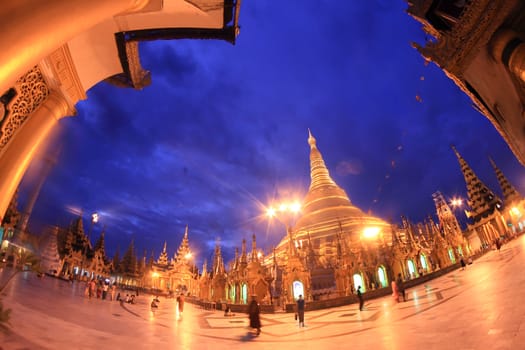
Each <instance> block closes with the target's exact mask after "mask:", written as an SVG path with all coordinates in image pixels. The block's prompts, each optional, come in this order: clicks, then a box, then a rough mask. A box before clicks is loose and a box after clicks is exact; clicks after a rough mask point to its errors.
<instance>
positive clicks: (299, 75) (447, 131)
mask: <svg viewBox="0 0 525 350" xmlns="http://www.w3.org/2000/svg"><path fill="white" fill-rule="evenodd" d="M406 7H407V5H406V3H405V2H404V1H401V0H398V1H392V0H369V1H322V2H320V1H285V2H279V5H278V6H277V5H275V4H274V3H272V2H269V1H244V2H243V3H242V6H241V15H240V25H241V32H240V35H239V37H238V38H237V43H236V45H234V46H232V45H230V44H228V43H226V42H222V41H204V40H199V41H190V40H181V41H157V42H148V43H142V44H141V46H140V49H141V60H142V65H143V67H144V68H145V69H147V70H150V71H151V73H152V84H151V86H149V87H147V88H145V89H144V90H142V91H135V90H131V89H122V88H116V87H113V86H111V85H108V84H106V83H99V84H98V85H97V86H96V87H94V88H92V89H91V90H90V91H88V93H87V95H88V99H87V100H86V101H82V102H81V103H79V104H78V105H77V109H78V115H77V116H75V117H71V118H65V119H63V120H62V121H61V122H60V128H59V129H60V130H59V132H57V134H56V136H55V138H54V143H53V144H52V145H51V146H52V147H50V148H48V149H47V150H46V152H47V153H53V152H54V151H53V150H56V149H58V148H59V149H60V153H59V156H58V159H57V163H56V164H55V165H54V167H53V168H52V170H51V172H50V174H49V176H48V178H47V180H46V182H45V184H44V187H43V188H42V191H41V193H40V197H39V199H38V201H37V204H36V206H35V209H34V211H33V216H32V217H31V220H30V225H29V226H30V229H32V230H33V231H34V232H36V233H38V232H39V230H41V228H42V227H43V226H44V225H46V224H51V225H55V224H58V225H62V226H66V225H67V224H69V222H70V221H71V220H72V219H73V218H74V217H76V215H78V210H82V211H83V213H84V218H85V227H86V231H87V230H88V227H89V215H90V214H91V213H92V212H94V211H96V212H98V213H99V215H100V222H99V223H98V224H96V225H95V226H94V228H93V234H92V239H93V240H95V239H96V238H97V237H98V236H99V235H100V232H101V230H102V227H103V226H104V225H105V227H106V249H107V251H108V254H109V255H110V256H112V255H113V254H114V252H115V251H116V250H117V249H120V252H121V254H122V253H123V252H124V251H125V250H126V248H127V247H128V245H129V242H130V240H131V239H132V238H133V239H134V240H135V244H136V247H137V253H138V254H139V255H140V256H142V254H143V252H144V250H145V249H146V250H147V254H148V256H149V255H150V254H151V251H152V250H153V251H154V254H155V258H157V257H158V255H159V253H160V251H161V249H162V246H163V243H164V241H167V244H168V253H169V254H170V255H173V254H174V252H175V250H176V249H177V247H178V246H179V244H180V242H181V239H182V236H183V233H184V228H185V226H186V224H187V225H189V239H190V245H191V246H192V248H193V249H194V250H195V253H196V260H197V263H198V265H199V266H200V265H201V264H202V261H203V260H204V259H208V261H210V258H211V256H212V253H213V246H214V245H215V242H216V240H217V239H220V241H221V246H222V250H223V254H224V255H225V256H226V258H227V259H228V258H231V257H232V256H233V251H234V247H240V246H241V241H242V239H243V238H246V239H247V240H248V242H250V240H251V235H252V233H255V234H256V235H257V243H258V246H260V247H262V248H264V249H265V251H266V252H269V250H270V248H271V247H272V246H273V245H276V244H277V243H278V242H279V241H280V240H281V238H282V237H283V236H284V233H285V232H284V231H285V230H284V226H283V225H280V224H276V223H273V224H269V222H268V221H267V220H266V219H265V218H264V215H263V214H264V213H263V210H264V209H263V206H264V205H266V204H269V203H270V202H271V201H272V199H273V198H279V197H290V196H295V197H296V198H299V199H300V198H302V196H304V195H305V194H306V192H307V190H308V186H309V184H310V173H309V170H310V169H309V151H310V150H309V146H308V143H307V136H308V128H310V130H311V131H312V133H313V134H314V136H315V137H316V138H317V145H318V147H319V149H320V151H321V153H322V154H323V156H324V160H325V162H326V165H327V167H328V169H329V170H330V173H331V175H332V178H333V179H334V180H335V181H336V182H337V183H338V184H339V185H340V186H341V187H342V188H344V189H345V191H346V192H347V194H348V195H349V197H350V199H351V201H352V202H353V203H354V204H355V205H356V206H358V207H359V208H361V209H362V210H364V211H371V213H372V214H374V215H376V216H379V217H381V218H383V219H384V220H387V221H394V222H399V221H400V216H401V215H405V216H407V217H408V218H409V219H410V220H412V221H416V222H417V221H422V220H423V219H424V218H425V217H426V216H427V215H428V214H434V213H435V209H434V203H433V201H432V193H433V192H435V191H437V190H439V191H441V192H442V193H443V194H444V195H445V196H446V197H447V198H451V197H453V196H455V195H459V196H462V197H465V196H466V186H465V182H464V180H463V175H462V173H461V171H460V168H459V165H458V162H457V160H456V158H455V155H454V153H453V152H452V150H451V149H450V145H451V144H455V145H456V147H457V149H458V150H459V152H460V153H461V154H462V155H463V157H464V158H465V159H466V161H467V162H468V163H469V164H470V166H471V167H472V168H473V170H474V172H475V173H476V174H477V175H478V176H479V177H480V178H481V180H482V181H484V182H485V183H486V184H487V185H488V186H489V187H491V188H492V189H493V190H495V191H496V193H498V194H499V193H500V189H499V186H498V184H497V180H496V177H495V175H494V172H493V170H492V168H491V165H490V163H489V161H488V159H487V156H488V155H490V156H491V157H493V159H494V160H495V162H496V164H497V165H498V166H499V167H500V169H502V170H503V172H504V173H505V175H506V176H507V177H508V178H509V180H510V181H511V182H512V183H513V184H514V185H515V186H516V188H517V189H518V190H519V191H520V192H521V193H525V191H524V189H525V182H524V180H523V175H524V172H523V168H522V166H521V165H520V164H519V163H518V161H517V160H516V159H515V158H514V156H513V155H512V153H511V151H510V150H509V148H508V146H507V145H506V144H505V142H504V141H503V139H502V138H501V137H500V136H499V134H498V133H497V132H496V130H495V129H494V128H493V127H492V125H491V124H490V123H489V122H488V120H486V119H485V118H484V117H483V116H482V115H481V114H479V113H478V112H477V111H475V110H474V109H473V108H472V106H471V102H470V100H469V99H468V98H467V97H466V96H465V95H464V94H463V93H462V92H461V91H460V90H459V89H458V88H457V87H456V86H455V85H454V83H453V82H452V81H451V80H449V79H448V78H447V77H446V76H445V74H444V73H443V72H442V71H441V70H440V69H439V68H438V67H436V66H435V65H434V64H429V65H426V66H425V64H424V63H425V62H424V60H423V58H422V57H421V56H420V54H419V53H418V52H417V51H416V50H415V49H413V48H412V47H411V45H410V43H411V42H412V41H415V42H418V43H420V44H423V43H424V41H425V35H424V33H423V31H422V30H421V27H420V25H419V24H418V23H417V22H416V21H415V20H413V19H412V18H411V17H410V16H408V15H407V14H406V13H405V10H406ZM416 96H419V97H420V98H421V101H418V100H417V99H416ZM42 164H43V163H42V162H41V161H39V159H38V158H37V159H35V161H34V162H33V164H32V166H31V167H30V169H29V171H28V173H27V174H26V176H25V177H24V180H23V182H22V186H21V193H20V197H19V208H20V209H22V208H23V204H24V203H25V201H26V198H27V195H28V193H29V192H30V190H31V188H32V187H33V186H34V183H35V178H36V175H35V174H37V173H41V172H42V170H41V169H42ZM75 210H77V214H74V212H75ZM458 214H461V213H460V212H458ZM463 217H464V215H463ZM118 247H119V248H118Z"/></svg>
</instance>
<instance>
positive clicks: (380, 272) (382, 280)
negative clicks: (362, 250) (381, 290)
mask: <svg viewBox="0 0 525 350" xmlns="http://www.w3.org/2000/svg"><path fill="white" fill-rule="evenodd" d="M377 276H378V277H379V284H380V285H381V287H386V286H388V277H387V276H386V271H385V267H384V266H379V268H378V269H377Z"/></svg>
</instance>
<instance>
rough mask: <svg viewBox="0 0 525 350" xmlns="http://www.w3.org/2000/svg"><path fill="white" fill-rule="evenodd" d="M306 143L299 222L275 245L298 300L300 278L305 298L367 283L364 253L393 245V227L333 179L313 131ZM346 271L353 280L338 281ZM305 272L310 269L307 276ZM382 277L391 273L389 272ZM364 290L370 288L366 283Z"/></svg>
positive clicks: (287, 283) (345, 291)
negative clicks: (305, 179) (306, 166)
mask: <svg viewBox="0 0 525 350" xmlns="http://www.w3.org/2000/svg"><path fill="white" fill-rule="evenodd" d="M308 143H309V145H310V176H311V183H310V188H309V190H308V193H307V194H306V196H305V198H304V201H303V203H302V206H301V212H300V214H299V215H298V219H297V222H296V223H295V225H293V227H291V228H290V229H289V232H288V235H287V236H286V237H284V238H283V240H282V241H281V242H280V243H279V245H278V246H277V248H276V251H277V256H278V257H279V258H281V259H283V258H284V259H285V260H286V266H287V269H288V270H289V271H294V272H295V273H290V272H289V273H285V277H284V278H283V287H284V288H283V291H286V294H287V297H288V298H297V295H295V294H297V293H299V292H297V293H296V292H295V290H296V289H297V288H296V287H295V285H296V282H301V283H302V286H299V288H298V290H299V291H301V290H302V291H305V296H309V297H315V298H317V297H318V296H319V295H320V294H322V295H327V297H330V294H337V295H348V294H349V293H351V290H352V288H353V285H354V284H356V283H359V284H360V285H361V284H366V281H367V280H368V278H367V276H365V275H366V274H363V273H361V272H359V271H363V267H364V266H366V265H367V264H366V262H365V261H364V260H363V259H365V255H366V254H365V253H366V252H365V251H368V250H375V249H377V248H378V246H380V245H387V244H390V243H391V241H392V238H391V237H392V234H391V226H390V224H388V223H387V222H385V221H384V220H382V219H380V218H377V217H374V216H371V215H369V214H366V213H364V212H363V211H362V210H361V209H359V208H358V207H356V206H355V205H353V204H352V202H351V201H350V199H349V197H348V195H347V194H346V192H345V191H344V190H343V189H342V188H341V187H339V186H338V185H337V184H336V183H335V182H334V180H333V179H332V178H331V177H330V173H329V171H328V169H327V168H326V165H325V163H324V160H323V157H322V155H321V152H320V151H319V149H318V148H317V143H316V139H315V138H314V137H313V135H312V133H311V132H310V131H308ZM287 247H289V248H288V249H286V248H287ZM368 265H371V262H370V263H369V264H368ZM375 268H376V266H374V269H375ZM342 269H345V270H346V269H348V270H349V271H347V272H348V273H345V274H344V275H346V276H351V277H352V278H353V281H350V280H347V281H346V282H345V283H343V282H341V283H338V281H337V279H338V278H337V275H342V274H339V273H338V272H340V271H341V270H342ZM301 271H303V272H308V275H309V276H308V278H307V277H304V273H300V272H301ZM353 272H356V273H358V272H359V273H358V276H357V277H353V276H352V273H353ZM301 275H303V277H301ZM384 276H385V278H386V276H387V271H386V270H385V271H384ZM348 278H350V277H348ZM348 278H347V279H348ZM292 280H293V281H292ZM286 287H288V288H286ZM363 288H366V287H365V286H364V285H363ZM290 291H293V292H290Z"/></svg>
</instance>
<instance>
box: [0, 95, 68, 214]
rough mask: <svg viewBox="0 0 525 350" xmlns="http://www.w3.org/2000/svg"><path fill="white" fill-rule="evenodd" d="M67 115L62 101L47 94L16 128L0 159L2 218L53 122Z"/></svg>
mask: <svg viewBox="0 0 525 350" xmlns="http://www.w3.org/2000/svg"><path fill="white" fill-rule="evenodd" d="M68 112H69V108H68V105H67V102H66V100H65V99H64V98H63V97H62V95H60V94H59V93H58V92H55V91H51V92H50V94H49V96H48V97H47V99H46V100H45V101H44V102H43V103H42V104H41V105H40V106H39V107H38V108H37V109H36V110H35V111H34V112H33V113H32V114H31V116H30V117H29V118H28V119H27V120H26V121H25V122H24V123H23V124H22V125H21V126H20V129H19V130H17V132H16V134H15V135H14V137H13V138H12V139H11V141H10V142H9V144H8V145H7V146H6V149H5V150H4V152H3V153H2V155H1V157H0V169H1V171H0V194H1V197H0V215H1V217H3V216H4V214H5V211H6V210H7V207H8V205H9V201H10V200H11V197H13V194H14V193H15V190H16V188H17V187H18V184H19V183H20V181H21V180H22V177H23V176H24V174H25V172H26V170H27V167H28V166H29V164H30V163H31V160H32V159H33V156H34V155H35V153H36V151H37V149H38V148H39V147H40V146H41V145H42V142H43V141H44V140H45V139H46V137H47V136H48V135H49V133H50V131H51V129H52V128H53V127H54V126H55V125H56V124H57V121H58V120H59V119H60V118H62V117H65V116H66V115H67V114H68Z"/></svg>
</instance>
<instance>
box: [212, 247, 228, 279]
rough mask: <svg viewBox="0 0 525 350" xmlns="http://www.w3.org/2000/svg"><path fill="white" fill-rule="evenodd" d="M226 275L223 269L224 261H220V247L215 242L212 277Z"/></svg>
mask: <svg viewBox="0 0 525 350" xmlns="http://www.w3.org/2000/svg"><path fill="white" fill-rule="evenodd" d="M224 274H226V269H225V268H224V260H223V259H222V252H221V246H220V244H219V243H218V242H217V244H216V245H215V254H214V255H213V276H220V275H224Z"/></svg>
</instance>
